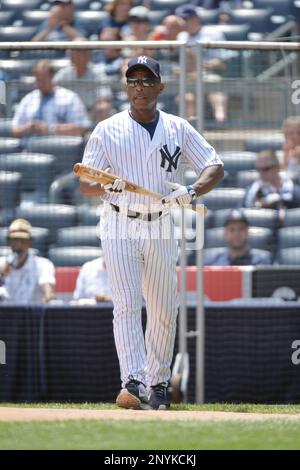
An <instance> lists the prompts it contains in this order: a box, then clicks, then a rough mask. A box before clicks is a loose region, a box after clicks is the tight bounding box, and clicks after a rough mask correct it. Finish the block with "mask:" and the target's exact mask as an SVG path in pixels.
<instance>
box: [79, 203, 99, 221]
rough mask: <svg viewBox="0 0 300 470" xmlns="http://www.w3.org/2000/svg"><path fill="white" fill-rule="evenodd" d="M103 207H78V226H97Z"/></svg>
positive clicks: (84, 205) (83, 205) (85, 205)
mask: <svg viewBox="0 0 300 470" xmlns="http://www.w3.org/2000/svg"><path fill="white" fill-rule="evenodd" d="M100 212H101V206H90V205H88V204H82V205H80V206H79V207H78V224H79V225H80V226H81V225H94V226H96V225H97V224H98V223H99V220H100Z"/></svg>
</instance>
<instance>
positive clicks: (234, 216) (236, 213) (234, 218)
mask: <svg viewBox="0 0 300 470" xmlns="http://www.w3.org/2000/svg"><path fill="white" fill-rule="evenodd" d="M233 222H242V223H244V224H245V225H247V226H249V221H248V219H247V217H246V216H245V214H244V213H243V211H241V210H239V209H233V210H232V211H231V212H230V213H229V214H228V216H227V217H226V219H225V222H224V227H226V226H227V225H229V224H232V223H233Z"/></svg>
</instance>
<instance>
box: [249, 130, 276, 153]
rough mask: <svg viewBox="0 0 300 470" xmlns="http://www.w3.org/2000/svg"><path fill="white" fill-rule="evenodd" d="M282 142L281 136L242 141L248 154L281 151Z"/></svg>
mask: <svg viewBox="0 0 300 470" xmlns="http://www.w3.org/2000/svg"><path fill="white" fill-rule="evenodd" d="M283 142H284V138H283V136H282V135H278V134H276V135H274V136H271V137H256V138H255V139H246V140H245V141H244V146H245V150H246V151H248V152H260V151H261V150H266V149H270V150H281V149H282V145H283Z"/></svg>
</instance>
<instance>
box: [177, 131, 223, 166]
mask: <svg viewBox="0 0 300 470" xmlns="http://www.w3.org/2000/svg"><path fill="white" fill-rule="evenodd" d="M184 157H185V158H186V160H187V161H188V162H189V163H190V165H191V166H192V168H193V169H194V170H195V172H196V173H197V174H199V173H201V172H202V171H203V170H204V168H207V167H209V166H212V165H222V166H223V162H222V160H221V159H220V157H219V156H218V154H217V153H216V151H215V149H214V148H213V147H212V146H211V145H210V144H209V143H208V142H207V141H206V140H205V139H204V137H202V135H201V134H199V132H197V131H196V129H194V128H193V126H191V125H190V124H189V123H188V122H186V136H185V143H184Z"/></svg>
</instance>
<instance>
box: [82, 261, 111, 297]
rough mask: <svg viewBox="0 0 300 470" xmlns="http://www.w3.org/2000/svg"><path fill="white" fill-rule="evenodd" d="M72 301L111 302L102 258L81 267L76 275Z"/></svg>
mask: <svg viewBox="0 0 300 470" xmlns="http://www.w3.org/2000/svg"><path fill="white" fill-rule="evenodd" d="M73 299H74V300H81V301H84V300H94V301H95V302H111V289H110V285H109V281H108V276H107V271H106V268H105V263H104V259H103V258H102V257H99V258H96V259H94V260H92V261H88V262H87V263H84V264H83V265H82V267H81V269H80V272H79V274H78V278H77V282H76V288H75V291H74V294H73Z"/></svg>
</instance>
